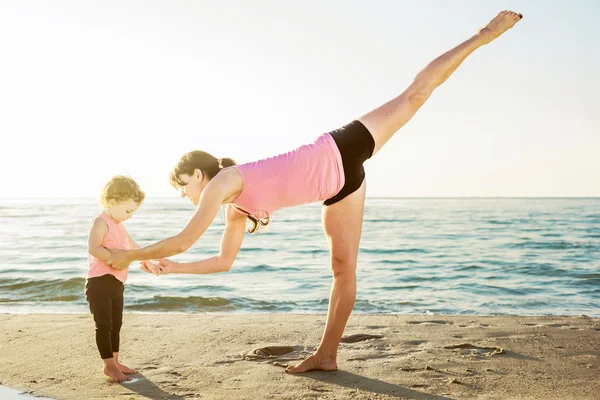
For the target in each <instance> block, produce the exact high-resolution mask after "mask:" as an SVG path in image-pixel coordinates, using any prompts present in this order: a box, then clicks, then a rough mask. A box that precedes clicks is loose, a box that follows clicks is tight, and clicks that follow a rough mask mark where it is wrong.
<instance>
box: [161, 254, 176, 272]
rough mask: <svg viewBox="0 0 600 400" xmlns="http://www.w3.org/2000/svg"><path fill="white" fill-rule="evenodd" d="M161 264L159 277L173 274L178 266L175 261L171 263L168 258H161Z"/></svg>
mask: <svg viewBox="0 0 600 400" xmlns="http://www.w3.org/2000/svg"><path fill="white" fill-rule="evenodd" d="M158 262H159V268H158V270H159V275H163V274H171V273H173V268H174V267H175V266H176V265H177V264H178V263H176V262H175V261H171V260H169V259H168V258H161V259H160V260H158Z"/></svg>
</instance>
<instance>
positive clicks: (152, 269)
mask: <svg viewBox="0 0 600 400" xmlns="http://www.w3.org/2000/svg"><path fill="white" fill-rule="evenodd" d="M140 269H141V270H142V271H144V272H148V273H150V274H154V275H156V276H158V275H160V265H159V264H155V263H153V262H152V261H148V260H146V261H140Z"/></svg>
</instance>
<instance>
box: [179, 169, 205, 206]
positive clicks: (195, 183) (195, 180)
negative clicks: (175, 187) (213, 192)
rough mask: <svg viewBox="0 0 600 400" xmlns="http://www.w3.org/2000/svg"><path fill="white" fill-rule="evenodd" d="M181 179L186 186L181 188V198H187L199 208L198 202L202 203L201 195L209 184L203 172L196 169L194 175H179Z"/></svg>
mask: <svg viewBox="0 0 600 400" xmlns="http://www.w3.org/2000/svg"><path fill="white" fill-rule="evenodd" d="M179 179H181V181H182V182H183V183H184V185H183V186H182V187H181V188H180V190H181V197H182V198H186V197H187V198H188V199H190V201H191V202H192V204H193V205H195V206H197V205H198V202H199V201H200V195H201V194H202V192H203V191H204V188H205V187H206V184H207V183H208V182H205V181H204V175H203V174H202V171H200V170H199V169H196V170H194V173H193V174H192V175H188V174H181V175H179Z"/></svg>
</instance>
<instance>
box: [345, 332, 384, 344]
mask: <svg viewBox="0 0 600 400" xmlns="http://www.w3.org/2000/svg"><path fill="white" fill-rule="evenodd" d="M382 338H383V335H369V334H368V333H357V334H355V335H350V336H344V337H343V338H342V340H341V341H342V343H357V342H362V341H365V340H369V339H382Z"/></svg>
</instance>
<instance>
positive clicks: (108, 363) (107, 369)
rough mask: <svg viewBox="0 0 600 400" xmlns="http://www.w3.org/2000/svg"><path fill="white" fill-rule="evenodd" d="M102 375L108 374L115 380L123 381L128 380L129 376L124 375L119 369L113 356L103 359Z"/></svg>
mask: <svg viewBox="0 0 600 400" xmlns="http://www.w3.org/2000/svg"><path fill="white" fill-rule="evenodd" d="M104 375H106V376H108V377H109V378H110V379H112V380H113V381H115V382H124V381H130V380H131V378H129V377H128V376H125V374H123V372H122V371H121V370H120V369H119V366H118V365H117V362H116V361H115V359H114V358H109V359H106V360H104Z"/></svg>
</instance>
